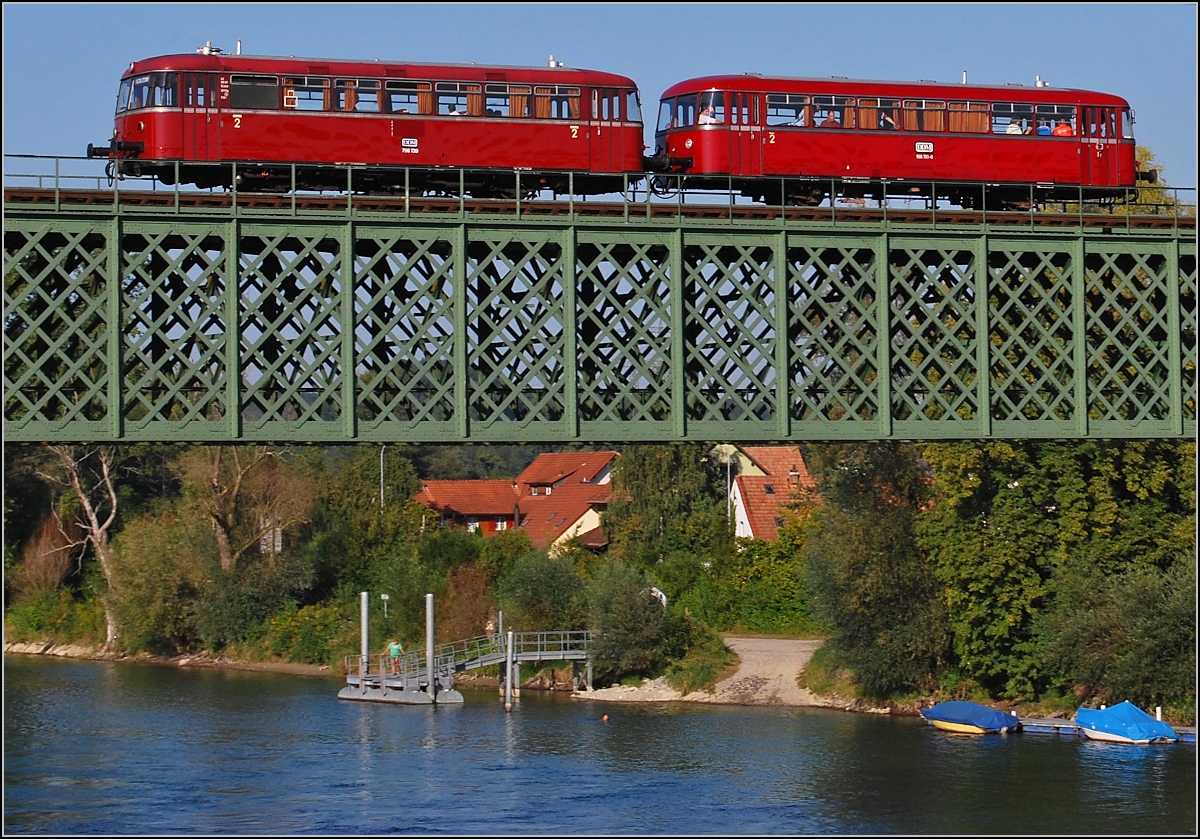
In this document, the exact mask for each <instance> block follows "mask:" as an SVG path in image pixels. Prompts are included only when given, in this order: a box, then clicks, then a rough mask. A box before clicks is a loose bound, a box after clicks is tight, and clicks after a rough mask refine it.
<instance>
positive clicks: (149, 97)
mask: <svg viewBox="0 0 1200 839" xmlns="http://www.w3.org/2000/svg"><path fill="white" fill-rule="evenodd" d="M178 84H179V78H178V76H177V75H176V74H175V73H147V74H146V75H144V76H138V77H136V78H135V79H133V80H132V81H131V82H130V86H129V98H128V99H127V100H125V102H126V108H125V110H130V111H136V110H138V109H139V108H171V107H174V106H175V104H176V102H178V101H179V100H178ZM120 104H121V103H120V102H118V106H119V105H120ZM120 110H122V109H121V108H120V107H118V112H119V111H120Z"/></svg>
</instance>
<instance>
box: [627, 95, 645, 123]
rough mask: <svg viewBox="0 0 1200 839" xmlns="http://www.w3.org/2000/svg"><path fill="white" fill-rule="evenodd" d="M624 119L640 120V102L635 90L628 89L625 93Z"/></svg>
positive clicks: (628, 120)
mask: <svg viewBox="0 0 1200 839" xmlns="http://www.w3.org/2000/svg"><path fill="white" fill-rule="evenodd" d="M625 120H626V121H627V122H641V121H642V104H641V102H639V101H638V92H637V91H636V90H630V91H628V92H627V93H626V94H625Z"/></svg>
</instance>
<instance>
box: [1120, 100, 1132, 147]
mask: <svg viewBox="0 0 1200 839" xmlns="http://www.w3.org/2000/svg"><path fill="white" fill-rule="evenodd" d="M1121 136H1122V137H1124V138H1125V139H1126V140H1132V139H1133V110H1132V109H1130V108H1124V109H1123V110H1122V111H1121Z"/></svg>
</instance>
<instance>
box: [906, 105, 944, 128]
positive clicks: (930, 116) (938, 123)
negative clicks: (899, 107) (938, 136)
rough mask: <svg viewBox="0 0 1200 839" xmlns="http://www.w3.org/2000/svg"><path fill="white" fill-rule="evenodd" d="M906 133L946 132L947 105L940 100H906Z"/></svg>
mask: <svg viewBox="0 0 1200 839" xmlns="http://www.w3.org/2000/svg"><path fill="white" fill-rule="evenodd" d="M904 130H905V131H945V130H946V103H945V102H943V101H942V100H940V99H905V100H904Z"/></svg>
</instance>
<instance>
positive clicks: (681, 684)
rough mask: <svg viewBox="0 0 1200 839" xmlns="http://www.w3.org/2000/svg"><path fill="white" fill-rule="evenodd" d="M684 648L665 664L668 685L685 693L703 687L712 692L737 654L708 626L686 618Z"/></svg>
mask: <svg viewBox="0 0 1200 839" xmlns="http://www.w3.org/2000/svg"><path fill="white" fill-rule="evenodd" d="M686 627H687V639H686V640H687V646H686V649H687V652H686V653H684V655H683V656H682V657H680V658H676V659H675V660H674V661H672V662H671V663H670V665H668V667H667V672H666V677H667V681H668V682H669V683H670V685H671V687H673V688H675V690H677V691H679V692H680V693H682V694H684V695H687V694H689V693H692V692H693V691H698V690H703V691H707V692H708V693H712V692H713V691H714V689H715V687H716V684H717V682H719V681H721V680H722V679H724V678H726V677H727V676H729V675H731V674H732V672H733V671H734V670H735V669H736V665H737V661H738V658H737V656H736V655H735V654H734V652H733V651H732V650H730V649H729V648H728V647H726V646H725V642H724V641H722V640H721V636H719V635H717V633H715V632H713V631H712V630H711V629H708V628H706V627H703V626H701V625H699V624H696V623H693V622H692V621H688V622H687V624H686Z"/></svg>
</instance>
